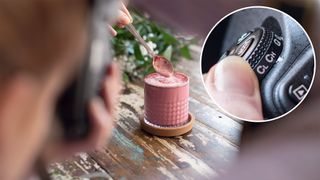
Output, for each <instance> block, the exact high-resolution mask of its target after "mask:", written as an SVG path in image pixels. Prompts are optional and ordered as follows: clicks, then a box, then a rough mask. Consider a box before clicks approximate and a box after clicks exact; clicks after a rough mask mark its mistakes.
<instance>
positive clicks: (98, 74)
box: [56, 0, 118, 140]
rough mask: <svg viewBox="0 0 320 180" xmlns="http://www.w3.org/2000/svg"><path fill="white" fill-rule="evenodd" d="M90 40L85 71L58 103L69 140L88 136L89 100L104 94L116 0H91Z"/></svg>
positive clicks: (80, 73)
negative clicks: (109, 31)
mask: <svg viewBox="0 0 320 180" xmlns="http://www.w3.org/2000/svg"><path fill="white" fill-rule="evenodd" d="M89 6H91V17H89V20H90V21H89V23H90V24H89V25H88V27H89V30H88V33H89V43H88V46H87V52H86V55H85V59H84V61H83V64H82V66H81V70H80V71H78V72H77V74H76V75H75V76H74V78H73V80H72V81H71V82H70V84H69V86H68V87H67V88H66V89H65V91H64V92H63V94H62V95H61V97H60V98H59V100H58V102H57V108H56V113H57V116H58V119H59V120H60V123H61V125H62V130H63V136H64V139H65V140H77V139H81V138H84V137H86V136H87V135H88V133H89V131H90V128H91V126H90V124H91V123H90V117H89V112H88V111H89V107H88V105H89V101H90V100H91V99H92V98H93V97H97V96H100V90H101V86H102V81H103V79H104V78H105V76H106V70H107V67H108V64H109V63H110V60H111V58H112V56H111V48H110V44H109V40H110V37H109V33H108V31H107V24H108V22H110V20H111V19H112V18H113V17H114V16H115V15H116V9H118V8H117V6H118V4H117V2H116V1H113V0H94V1H90V4H89Z"/></svg>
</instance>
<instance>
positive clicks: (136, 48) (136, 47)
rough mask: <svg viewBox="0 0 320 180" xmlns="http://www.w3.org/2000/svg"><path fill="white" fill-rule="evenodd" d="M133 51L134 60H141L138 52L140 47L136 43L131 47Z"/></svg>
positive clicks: (140, 54) (141, 57)
mask: <svg viewBox="0 0 320 180" xmlns="http://www.w3.org/2000/svg"><path fill="white" fill-rule="evenodd" d="M133 50H134V56H135V58H136V60H140V61H141V60H143V56H142V53H141V51H140V47H139V44H138V43H135V45H134V46H133Z"/></svg>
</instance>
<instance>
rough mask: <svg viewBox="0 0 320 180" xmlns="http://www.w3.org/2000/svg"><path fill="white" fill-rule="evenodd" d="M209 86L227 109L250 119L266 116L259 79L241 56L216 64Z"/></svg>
mask: <svg viewBox="0 0 320 180" xmlns="http://www.w3.org/2000/svg"><path fill="white" fill-rule="evenodd" d="M205 85H206V87H207V90H208V92H209V93H210V95H211V96H212V98H213V99H214V100H215V101H216V103H217V104H218V105H219V106H220V107H222V108H223V109H224V110H225V111H226V112H229V113H230V114H232V115H234V116H237V117H239V118H243V119H248V120H262V119H263V115H262V104H261V97H260V88H259V83H258V79H257V77H256V75H255V73H254V72H253V70H252V68H251V67H250V65H249V64H248V63H247V62H246V61H245V60H244V59H242V58H241V57H237V56H230V57H227V58H225V59H223V60H222V61H220V62H219V63H218V64H216V65H215V66H214V67H212V68H211V69H210V70H209V72H208V74H207V77H206V79H205ZM259 118H260V119H259Z"/></svg>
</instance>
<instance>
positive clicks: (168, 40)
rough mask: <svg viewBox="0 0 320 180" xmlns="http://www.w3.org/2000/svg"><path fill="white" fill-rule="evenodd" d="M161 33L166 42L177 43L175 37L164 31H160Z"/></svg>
mask: <svg viewBox="0 0 320 180" xmlns="http://www.w3.org/2000/svg"><path fill="white" fill-rule="evenodd" d="M162 34H163V40H164V42H166V43H168V44H175V43H177V39H176V38H175V37H173V36H172V35H170V34H168V33H167V32H165V31H162Z"/></svg>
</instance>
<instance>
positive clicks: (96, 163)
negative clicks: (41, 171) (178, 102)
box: [49, 47, 242, 179]
mask: <svg viewBox="0 0 320 180" xmlns="http://www.w3.org/2000/svg"><path fill="white" fill-rule="evenodd" d="M194 50H195V52H197V53H195V54H194V56H195V57H194V59H195V60H194V61H187V60H183V61H181V62H180V63H179V64H178V65H177V67H176V68H177V69H178V70H179V71H182V72H185V73H186V74H188V75H189V76H190V100H189V105H190V112H191V113H193V114H194V115H195V117H196V123H195V125H194V127H193V130H192V131H191V132H189V133H188V134H185V135H183V136H178V137H174V138H160V137H156V136H152V135H150V134H147V133H145V132H143V131H142V130H141V129H140V126H139V118H140V117H141V116H142V115H143V87H141V86H138V85H134V84H128V85H127V87H126V88H125V90H124V92H123V94H122V95H121V98H120V105H119V118H118V120H117V127H116V128H115V129H114V131H113V136H112V139H111V141H110V142H109V144H108V145H107V146H106V147H105V148H104V149H103V150H101V151H96V152H93V153H89V154H87V153H81V154H78V155H75V156H74V157H73V158H71V159H70V160H66V161H64V162H60V163H53V164H51V165H50V167H49V173H50V175H51V177H52V178H53V179H209V178H212V177H214V176H216V175H218V174H220V173H223V172H225V170H226V168H227V167H228V165H230V164H231V162H232V161H233V160H234V158H235V157H236V155H237V153H238V144H239V140H240V132H241V129H242V125H241V124H240V123H239V122H237V121H234V120H232V119H230V118H228V117H226V116H225V115H223V114H222V113H220V112H219V111H218V110H217V108H216V107H215V105H214V104H213V103H212V102H211V101H210V100H209V97H208V95H207V93H206V92H205V90H204V88H203V85H202V79H201V76H200V66H199V62H198V59H199V48H196V47H195V48H194Z"/></svg>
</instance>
